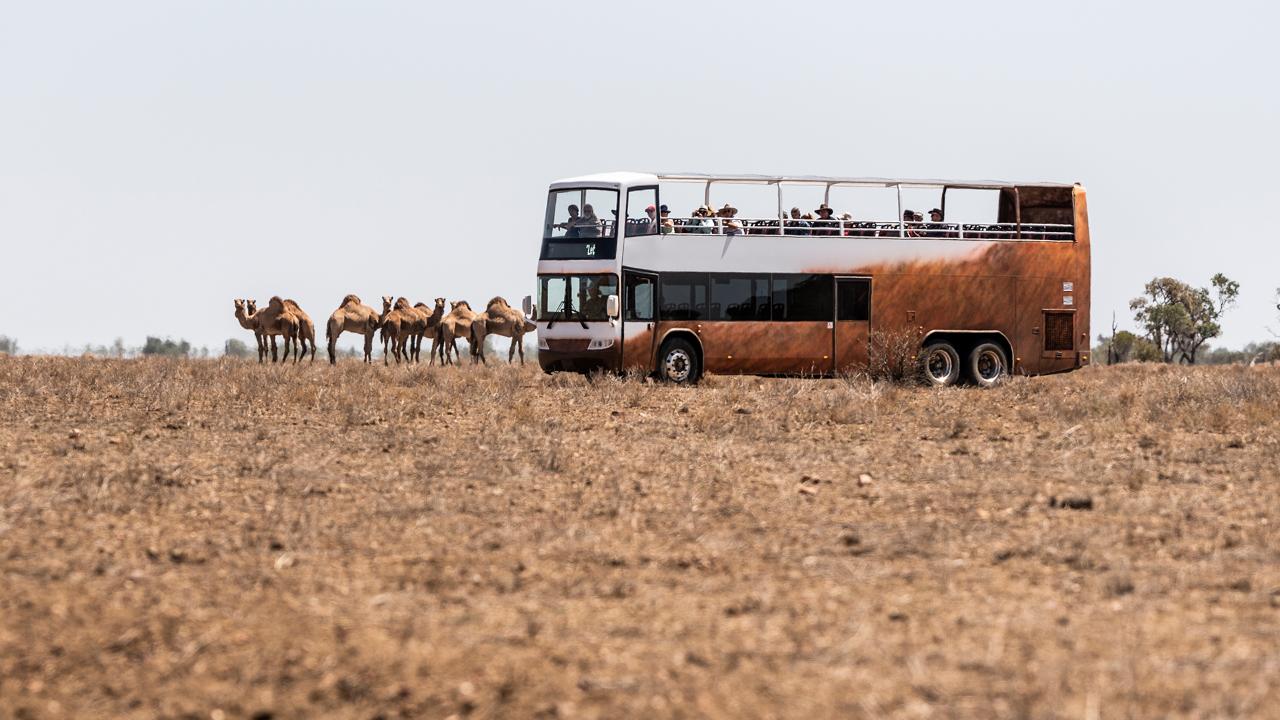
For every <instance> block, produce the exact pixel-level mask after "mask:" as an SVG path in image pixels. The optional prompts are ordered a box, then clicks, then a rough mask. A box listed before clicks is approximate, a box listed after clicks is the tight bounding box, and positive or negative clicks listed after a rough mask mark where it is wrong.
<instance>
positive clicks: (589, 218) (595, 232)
mask: <svg viewBox="0 0 1280 720" xmlns="http://www.w3.org/2000/svg"><path fill="white" fill-rule="evenodd" d="M573 229H574V230H577V231H578V233H577V235H575V237H584V238H598V237H600V218H598V217H596V209H595V208H593V207H591V204H590V203H588V204H586V205H583V206H582V217H580V218H578V222H577V223H576V224H575V225H574V226H573Z"/></svg>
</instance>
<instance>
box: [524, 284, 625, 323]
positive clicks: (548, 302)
mask: <svg viewBox="0 0 1280 720" xmlns="http://www.w3.org/2000/svg"><path fill="white" fill-rule="evenodd" d="M617 293H618V276H617V275H609V274H604V275H541V276H539V277H538V320H542V321H547V322H557V321H561V320H568V321H571V322H598V321H603V320H608V319H609V314H608V298H609V296H610V295H616V294H617Z"/></svg>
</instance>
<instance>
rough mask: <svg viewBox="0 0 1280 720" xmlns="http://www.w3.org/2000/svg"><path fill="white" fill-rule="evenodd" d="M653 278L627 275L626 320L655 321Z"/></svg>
mask: <svg viewBox="0 0 1280 720" xmlns="http://www.w3.org/2000/svg"><path fill="white" fill-rule="evenodd" d="M653 285H654V283H653V278H651V277H647V276H645V275H632V274H628V275H627V289H626V293H625V295H626V297H625V300H626V305H627V307H626V309H625V311H624V312H625V315H624V316H623V317H624V319H626V320H638V321H641V322H648V321H651V320H653V296H654V292H653Z"/></svg>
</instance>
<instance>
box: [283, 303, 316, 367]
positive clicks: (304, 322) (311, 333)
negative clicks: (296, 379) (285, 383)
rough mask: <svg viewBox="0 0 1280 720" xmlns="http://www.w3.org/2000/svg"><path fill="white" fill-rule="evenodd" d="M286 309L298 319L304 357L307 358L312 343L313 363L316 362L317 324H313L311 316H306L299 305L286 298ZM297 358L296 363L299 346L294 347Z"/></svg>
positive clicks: (294, 359) (299, 337) (295, 357)
mask: <svg viewBox="0 0 1280 720" xmlns="http://www.w3.org/2000/svg"><path fill="white" fill-rule="evenodd" d="M284 307H285V309H286V310H288V311H289V312H290V313H293V315H295V316H296V317H297V318H298V340H299V341H300V343H301V349H302V356H303V357H306V356H307V343H311V362H315V361H316V324H315V323H313V322H311V316H310V315H308V314H306V313H305V312H304V311H303V310H302V308H301V307H299V306H298V303H296V302H294V301H292V300H290V299H288V298H285V300H284ZM293 350H294V353H295V356H294V358H293V361H294V362H297V361H298V358H297V355H296V353H297V352H298V344H296V343H295V345H294V348H293Z"/></svg>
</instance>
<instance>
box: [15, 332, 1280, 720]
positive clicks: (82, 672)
mask: <svg viewBox="0 0 1280 720" xmlns="http://www.w3.org/2000/svg"><path fill="white" fill-rule="evenodd" d="M1278 431H1280V369H1277V368H1268V369H1261V370H1260V369H1245V368H1238V367H1237V368H1191V369H1187V368H1171V367H1138V366H1131V367H1119V368H1092V369H1089V370H1085V371H1082V372H1078V373H1075V374H1071V375H1066V376H1059V377H1048V378H1039V379H1031V380H1027V379H1015V380H1012V381H1010V382H1008V383H1006V384H1004V385H1003V386H1001V387H999V388H997V389H995V390H991V391H981V390H976V389H965V388H960V389H951V390H944V391H936V390H929V389H924V388H902V387H895V386H890V385H884V384H873V383H870V382H868V381H866V380H862V379H843V380H803V379H759V378H741V377H713V378H709V379H708V380H707V381H706V382H705V383H704V384H703V385H702V386H701V387H698V388H677V387H669V386H664V385H659V384H654V383H650V382H645V381H642V380H639V379H635V378H629V379H628V378H614V377H603V378H594V379H588V378H585V377H582V376H576V375H555V376H545V375H543V374H542V373H541V371H539V370H538V369H537V368H536V366H529V367H526V368H524V369H519V368H515V367H508V366H505V365H498V366H494V365H490V366H488V367H487V368H471V367H464V368H448V369H440V368H428V367H423V366H419V367H412V368H408V367H392V368H383V367H381V366H376V367H366V366H364V365H362V364H361V363H359V362H354V361H347V362H344V363H342V364H340V365H339V366H338V367H337V368H330V367H329V366H328V365H326V364H321V363H317V364H315V365H314V366H302V367H284V368H282V367H271V366H266V367H263V366H259V365H257V364H256V363H249V362H237V361H171V360H132V361H131V360H124V361H111V360H91V359H57V358H26V357H17V358H0V717H6V718H7V717H13V718H27V717H33V718H45V717H49V718H56V717H76V718H85V717H125V718H151V717H173V718H180V717H192V718H213V719H217V718H239V717H258V718H265V717H276V718H304V717H336V718H371V717H378V716H381V717H384V718H396V717H448V716H451V715H453V716H458V717H466V716H469V717H480V718H489V717H545V718H576V717H582V718H593V717H600V718H617V717H726V718H727V717H746V718H752V717H761V718H764V717H920V718H924V717H935V718H938V717H940V718H949V717H983V718H1004V717H1008V718H1041V717H1044V718H1053V717H1064V718H1067V717H1069V718H1111V717H1165V716H1170V717H1264V716H1270V717H1276V715H1277V713H1278V712H1280V711H1278V710H1277V708H1280V534H1278V533H1277V530H1276V525H1277V523H1280V492H1277V491H1278V490H1280V481H1278V478H1280V471H1278V470H1277V467H1280V432H1278Z"/></svg>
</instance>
